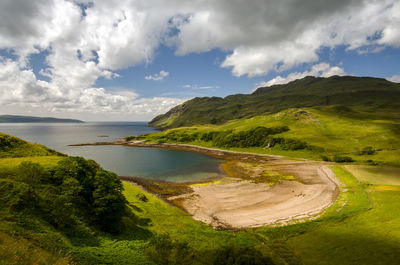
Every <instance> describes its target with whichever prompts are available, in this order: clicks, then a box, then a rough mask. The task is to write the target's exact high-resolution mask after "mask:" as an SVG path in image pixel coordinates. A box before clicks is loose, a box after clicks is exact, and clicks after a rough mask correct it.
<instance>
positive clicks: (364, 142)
mask: <svg viewBox="0 0 400 265" xmlns="http://www.w3.org/2000/svg"><path fill="white" fill-rule="evenodd" d="M367 110H368V109H365V108H362V107H358V108H356V107H354V108H352V109H350V108H349V107H347V108H346V113H345V114H343V113H342V110H341V108H338V107H336V106H333V107H318V108H303V109H288V110H284V111H281V112H278V113H276V114H270V115H264V116H256V117H252V118H248V119H240V120H232V121H229V122H227V123H225V124H222V125H198V126H193V127H181V128H176V129H171V130H167V131H164V132H157V133H152V134H149V135H148V136H146V137H145V139H146V140H149V141H157V137H162V136H163V135H166V134H168V133H169V132H177V133H187V134H193V133H196V132H198V133H206V132H211V131H228V130H233V131H235V132H239V131H245V130H249V129H252V128H255V127H257V126H265V127H269V128H271V127H276V126H288V127H289V129H290V130H289V131H287V132H284V133H281V134H278V135H274V136H277V137H283V138H287V139H296V140H300V141H305V142H306V143H308V144H310V145H312V146H314V147H316V148H314V149H312V150H309V149H302V150H295V151H293V150H283V149H282V148H280V147H279V146H275V147H273V148H261V147H251V148H231V149H230V150H234V151H244V152H253V153H261V154H273V155H284V156H287V157H292V158H309V159H315V160H321V159H322V157H321V156H322V155H326V156H330V157H333V156H334V155H341V156H350V157H352V158H353V159H354V160H355V161H356V162H358V163H364V164H382V165H393V166H400V137H399V131H398V128H400V122H399V120H398V117H397V116H396V115H395V114H396V113H393V115H392V116H390V112H389V113H386V120H376V119H375V118H376V117H375V116H376V115H377V114H376V113H377V112H379V111H378V110H377V111H374V112H369V110H368V111H367ZM186 143H188V144H195V145H199V146H205V147H214V146H213V145H212V143H211V142H204V141H200V140H196V141H193V142H186ZM366 147H372V149H374V150H376V151H375V154H372V155H365V154H362V153H361V151H362V150H363V149H364V148H366Z"/></svg>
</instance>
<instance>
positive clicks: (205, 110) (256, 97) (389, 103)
mask: <svg viewBox="0 0 400 265" xmlns="http://www.w3.org/2000/svg"><path fill="white" fill-rule="evenodd" d="M399 102H400V84H398V83H393V82H390V81H388V80H386V79H382V78H373V77H354V76H332V77H328V78H324V77H312V76H307V77H304V78H302V79H297V80H294V81H292V82H289V83H287V84H279V85H273V86H269V87H260V88H257V89H256V90H255V91H254V92H253V93H251V94H235V95H229V96H226V97H224V98H221V97H202V98H199V97H197V98H194V99H191V100H188V101H186V102H184V103H182V104H181V105H178V106H176V107H174V108H172V109H170V110H169V111H168V112H167V113H165V114H161V115H158V116H156V117H155V118H154V119H153V120H152V121H150V122H149V125H150V126H154V127H159V128H163V129H168V128H176V127H182V126H192V125H197V124H222V123H225V122H227V121H229V120H234V119H242V118H249V117H253V116H257V115H264V114H270V113H276V112H279V111H281V110H284V109H288V108H301V107H316V106H331V105H347V106H351V105H365V106H369V105H376V106H381V107H382V108H386V107H389V108H392V107H393V106H400V103H399Z"/></svg>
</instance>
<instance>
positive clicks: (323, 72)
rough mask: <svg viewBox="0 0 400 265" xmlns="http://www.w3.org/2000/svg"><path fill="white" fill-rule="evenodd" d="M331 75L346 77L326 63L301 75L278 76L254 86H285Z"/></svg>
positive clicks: (338, 69)
mask: <svg viewBox="0 0 400 265" xmlns="http://www.w3.org/2000/svg"><path fill="white" fill-rule="evenodd" d="M333 75H346V72H345V71H344V70H343V69H342V68H340V67H338V66H331V65H329V64H327V63H319V64H316V65H313V66H312V67H311V69H310V70H308V71H305V72H302V73H297V72H294V73H291V74H289V75H288V76H286V77H282V76H280V75H279V76H277V77H275V78H273V79H271V80H269V81H267V82H260V83H258V84H257V85H256V88H258V87H266V86H272V85H278V84H286V83H289V82H291V81H293V80H296V79H301V78H303V77H306V76H318V77H329V76H333Z"/></svg>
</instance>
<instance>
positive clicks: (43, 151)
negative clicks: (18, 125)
mask: <svg viewBox="0 0 400 265" xmlns="http://www.w3.org/2000/svg"><path fill="white" fill-rule="evenodd" d="M54 155H55V156H58V155H62V154H60V153H58V152H56V151H54V150H51V149H50V148H48V147H46V146H44V145H40V144H33V143H29V142H27V141H24V140H22V139H20V138H18V137H14V136H11V135H7V134H4V133H1V132H0V158H4V157H29V156H54Z"/></svg>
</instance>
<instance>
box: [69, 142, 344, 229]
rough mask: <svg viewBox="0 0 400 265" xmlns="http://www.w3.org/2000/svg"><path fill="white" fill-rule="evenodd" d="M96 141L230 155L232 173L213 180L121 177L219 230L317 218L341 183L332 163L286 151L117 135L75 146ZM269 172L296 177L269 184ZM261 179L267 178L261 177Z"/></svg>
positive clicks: (281, 223)
mask: <svg viewBox="0 0 400 265" xmlns="http://www.w3.org/2000/svg"><path fill="white" fill-rule="evenodd" d="M90 145H123V146H131V147H147V148H165V149H172V150H179V151H188V152H196V153H201V154H203V155H208V156H212V157H216V158H218V159H222V160H224V162H222V163H221V165H222V164H223V163H226V164H229V165H230V166H231V168H229V170H228V171H230V172H229V173H228V172H227V171H226V170H224V172H225V176H224V175H223V174H221V175H219V176H218V177H216V178H213V179H212V180H211V179H210V180H207V181H201V182H199V181H196V182H187V183H169V182H162V181H155V180H148V179H143V178H137V177H120V178H121V179H122V180H125V181H129V182H133V183H136V184H137V185H139V186H141V187H142V188H143V189H144V190H146V191H150V192H151V193H155V194H157V196H159V197H161V198H162V199H164V200H165V201H167V202H169V203H171V204H173V205H175V206H177V207H179V208H181V209H183V210H184V211H185V212H186V213H188V214H190V215H191V216H192V217H193V218H194V219H195V220H199V221H201V222H204V223H206V224H209V225H211V226H213V227H214V228H218V229H244V228H249V227H250V228H251V227H260V226H275V225H287V224H290V223H293V222H301V221H307V220H312V219H315V218H318V217H319V216H320V215H321V214H322V213H323V212H324V210H326V209H327V208H329V206H331V205H332V204H333V203H334V202H335V201H336V199H337V197H338V195H339V192H340V182H339V181H338V180H337V179H336V177H335V175H334V173H333V172H332V171H331V170H330V169H329V168H328V167H327V166H328V165H331V163H324V162H319V161H312V160H306V159H301V160H300V159H299V160H292V159H288V158H285V157H283V156H276V155H266V154H254V153H248V152H237V151H228V150H221V149H216V148H207V147H199V146H195V145H188V144H172V143H146V142H142V141H133V142H127V141H125V140H115V141H113V142H94V143H82V144H75V145H71V146H90ZM228 162H229V163H228ZM238 170H239V171H238ZM238 172H239V173H240V174H238ZM268 174H272V175H274V174H275V175H278V176H282V177H284V176H293V177H291V178H290V180H288V179H285V178H283V179H282V180H281V179H279V180H278V181H276V182H273V183H272V184H271V183H269V184H268V181H267V182H266V180H264V178H265V176H266V175H268ZM239 175H240V176H239ZM275 175H274V176H275ZM260 179H261V180H262V181H259V180H260ZM267 179H268V178H267Z"/></svg>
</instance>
